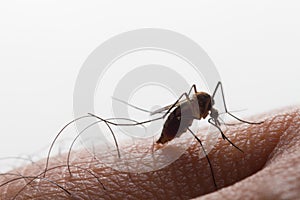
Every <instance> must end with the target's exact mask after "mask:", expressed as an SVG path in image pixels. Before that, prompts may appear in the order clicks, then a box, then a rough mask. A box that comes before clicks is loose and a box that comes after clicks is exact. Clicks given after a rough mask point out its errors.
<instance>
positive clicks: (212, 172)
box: [188, 128, 218, 189]
mask: <svg viewBox="0 0 300 200" xmlns="http://www.w3.org/2000/svg"><path fill="white" fill-rule="evenodd" d="M188 130H189V132H190V133H191V134H192V135H193V136H194V137H195V138H196V140H197V141H198V142H199V143H200V146H201V148H202V150H203V152H204V154H205V157H206V159H207V162H208V164H209V167H210V172H211V175H212V177H213V181H214V185H215V188H216V189H218V187H217V184H216V179H215V175H214V171H213V168H212V165H211V163H210V160H209V158H208V155H207V153H206V151H205V149H204V147H203V145H202V142H201V140H200V139H199V138H198V137H197V136H196V135H195V134H194V133H193V131H192V130H191V129H190V128H188Z"/></svg>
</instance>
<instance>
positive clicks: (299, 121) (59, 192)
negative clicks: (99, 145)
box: [0, 108, 300, 199]
mask: <svg viewBox="0 0 300 200" xmlns="http://www.w3.org/2000/svg"><path fill="white" fill-rule="evenodd" d="M253 119H255V120H257V121H260V120H261V119H264V123H263V124H260V125H248V124H238V125H236V126H230V127H229V129H228V130H227V131H225V134H226V135H227V137H228V138H230V139H231V141H232V142H234V143H235V144H236V145H237V146H238V147H239V148H241V149H243V151H244V153H241V152H239V151H238V150H236V149H235V148H234V147H232V146H231V145H230V144H229V143H228V142H227V141H224V140H222V139H221V138H219V140H218V142H217V144H216V145H215V146H214V148H213V149H212V151H210V152H209V154H208V156H209V159H210V161H211V163H212V166H213V170H214V173H215V178H216V183H217V185H218V187H219V188H222V189H219V190H217V191H215V187H214V184H213V180H212V177H211V173H210V168H209V165H208V163H207V160H206V159H205V157H204V158H199V150H201V149H200V147H199V145H198V144H197V143H195V144H194V145H192V146H191V147H190V148H189V149H188V150H187V151H186V153H185V154H183V155H182V156H181V157H180V158H179V159H178V160H176V161H175V162H174V163H172V164H170V165H169V166H167V167H165V168H163V169H161V170H158V171H153V172H148V173H140V174H133V173H125V172H119V171H116V170H113V169H111V168H109V167H107V166H105V164H104V163H101V161H98V160H95V159H94V158H93V157H92V156H91V155H90V154H88V153H87V152H84V151H82V152H74V153H73V156H74V155H75V156H76V159H75V160H74V161H72V165H71V170H72V176H70V174H69V172H68V170H67V166H66V159H65V157H64V156H58V157H54V158H51V166H50V167H49V168H48V171H47V174H46V177H45V178H43V175H41V176H39V177H40V178H38V179H36V180H35V181H32V182H30V180H32V178H33V177H34V176H36V175H38V174H42V173H43V169H44V168H41V166H44V164H45V161H44V160H42V161H40V162H38V163H35V164H33V165H27V166H24V167H22V168H20V169H17V170H16V171H17V172H18V173H20V174H22V175H23V176H24V178H20V179H18V180H15V181H12V182H11V183H10V184H6V185H3V186H2V187H0V194H1V196H0V197H1V199H11V198H13V197H14V196H15V195H17V199H18V198H19V199H29V198H30V199H53V198H56V199H57V198H61V199H63V198H70V199H101V198H103V199H190V198H197V199H297V198H299V197H300V148H299V146H300V134H299V133H300V108H285V109H284V110H281V111H278V110H276V111H274V112H273V113H267V114H264V115H261V116H257V117H255V118H253ZM178 139H180V138H178ZM133 148H134V147H133ZM135 162H138V160H135ZM87 170H89V171H87ZM16 171H15V172H11V173H16ZM25 176H28V177H27V178H25ZM96 176H97V177H98V178H99V181H101V182H99V181H98V180H97V178H95V177H96ZM16 177H18V176H16V175H8V174H6V175H5V176H4V175H3V176H1V177H0V184H3V183H5V182H6V181H9V180H12V179H14V178H16ZM26 183H29V184H28V185H27V186H26V187H25V188H23V187H24V186H25V185H26ZM57 184H58V185H57ZM102 184H103V185H102ZM58 186H62V187H63V188H64V189H65V190H63V189H62V188H60V187H58ZM103 186H104V188H103ZM22 188H23V189H22ZM21 189H22V191H21V192H20V193H18V191H20V190H21ZM205 194H206V195H205Z"/></svg>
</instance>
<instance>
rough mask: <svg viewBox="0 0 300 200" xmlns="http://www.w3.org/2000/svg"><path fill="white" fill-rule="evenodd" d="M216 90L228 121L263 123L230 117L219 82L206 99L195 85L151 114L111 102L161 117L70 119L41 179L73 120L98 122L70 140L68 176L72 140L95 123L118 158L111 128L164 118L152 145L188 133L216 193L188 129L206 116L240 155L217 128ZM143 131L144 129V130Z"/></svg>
mask: <svg viewBox="0 0 300 200" xmlns="http://www.w3.org/2000/svg"><path fill="white" fill-rule="evenodd" d="M219 88H220V90H221V94H222V99H223V104H224V109H225V113H227V114H228V115H230V116H231V117H233V118H235V119H236V120H238V121H240V122H243V123H247V124H261V123H263V122H249V121H245V120H242V119H240V118H238V117H236V116H235V115H233V114H232V113H230V112H229V111H228V109H227V107H226V103H225V97H224V92H223V86H222V83H221V82H220V81H219V82H218V83H217V85H216V87H215V90H214V92H213V94H212V95H209V94H208V93H206V92H201V91H199V92H198V91H197V88H196V85H195V84H194V85H192V87H191V88H190V89H189V91H188V92H187V93H186V92H185V93H183V94H182V95H181V96H180V97H179V98H178V99H177V100H176V101H175V102H174V103H173V104H171V105H168V106H165V107H163V108H160V109H158V110H155V111H153V112H151V111H147V110H145V109H142V108H139V107H137V106H134V105H132V104H129V103H127V102H125V101H123V100H120V99H117V98H114V97H113V99H115V100H117V101H120V102H122V103H125V104H127V105H128V106H131V107H134V108H136V109H138V110H141V111H144V112H148V113H149V114H150V115H156V114H163V115H162V116H160V117H157V118H154V119H150V120H146V121H142V122H138V121H135V120H132V119H126V118H110V119H104V118H101V117H100V116H97V115H95V114H92V113H88V115H85V116H81V117H79V118H77V119H74V120H72V121H70V122H69V123H68V124H66V125H65V126H64V127H63V128H62V129H61V130H60V131H59V133H58V134H57V135H56V137H55V139H54V141H53V142H52V144H51V146H50V149H49V151H48V156H47V160H46V167H45V170H44V177H45V176H46V172H47V169H48V164H49V158H50V153H51V149H52V147H53V145H54V143H55V141H56V140H57V138H58V137H59V135H60V134H61V133H62V132H63V130H64V129H65V128H66V127H67V126H69V125H70V124H72V123H74V122H75V121H77V120H81V119H83V118H89V117H92V118H96V119H97V120H98V121H96V122H94V123H92V124H90V125H89V126H87V127H86V128H85V129H84V130H82V131H81V132H80V133H79V134H78V135H77V137H76V138H75V139H74V141H73V142H72V145H71V147H70V149H69V153H68V162H67V163H68V164H67V165H68V169H69V172H70V175H71V171H70V165H69V158H70V152H71V149H72V146H73V144H74V142H75V140H76V139H77V138H78V137H79V136H80V135H81V134H83V132H84V131H85V130H86V129H87V128H89V127H91V126H94V125H96V124H98V123H101V122H104V123H105V124H106V126H107V127H108V129H109V131H110V132H111V134H112V136H113V139H114V142H115V146H116V149H117V152H118V157H119V158H120V157H121V154H120V150H119V146H118V142H117V139H116V137H115V134H114V132H113V130H112V129H111V127H110V126H111V125H113V126H137V125H141V126H143V124H146V123H150V122H153V121H156V120H163V119H165V118H166V117H167V119H166V120H165V123H164V125H163V129H162V132H161V135H160V137H159V139H158V140H157V141H156V143H157V144H162V145H163V144H165V143H167V142H169V141H171V140H173V139H174V138H176V137H177V138H178V137H180V136H181V135H182V134H184V133H185V132H189V133H191V134H192V135H193V137H194V138H195V139H196V140H197V141H198V142H199V144H200V146H201V148H202V150H203V152H204V154H205V157H206V159H207V161H208V164H209V167H210V171H211V174H212V178H213V183H214V186H215V188H216V189H217V184H216V180H215V175H214V171H213V168H212V165H211V162H210V160H209V157H208V154H207V153H206V151H205V148H204V147H203V145H202V141H201V140H200V138H199V137H197V136H196V134H195V133H194V132H193V131H192V130H191V129H190V128H189V127H190V126H191V125H192V123H193V121H194V120H201V119H206V118H207V117H208V116H209V119H208V122H209V123H210V124H211V125H212V126H214V127H216V128H217V129H218V130H219V132H220V133H221V136H222V138H223V139H224V140H227V141H228V142H229V143H230V144H231V145H232V146H234V147H235V148H236V149H238V150H239V151H241V152H243V150H241V149H240V148H239V147H237V146H236V145H235V144H234V143H233V142H231V141H230V139H229V138H228V137H226V135H225V134H224V133H223V131H222V129H221V128H220V126H221V122H220V120H219V116H220V114H219V112H218V110H217V109H216V108H215V107H214V105H215V102H214V97H215V95H216V93H217V91H218V89H219ZM192 91H194V94H193V95H191V93H192ZM117 119H123V120H128V121H129V122H131V123H116V122H114V120H117ZM144 128H145V127H144Z"/></svg>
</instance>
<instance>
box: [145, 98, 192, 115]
mask: <svg viewBox="0 0 300 200" xmlns="http://www.w3.org/2000/svg"><path fill="white" fill-rule="evenodd" d="M186 101H187V100H186V99H183V100H181V101H178V102H177V103H176V104H175V105H174V104H171V105H168V106H165V107H162V108H160V109H157V110H155V111H152V112H150V115H155V114H158V113H162V112H164V111H166V110H169V109H170V108H172V107H174V108H175V107H177V106H179V105H180V104H182V103H184V102H186ZM173 105H174V106H173Z"/></svg>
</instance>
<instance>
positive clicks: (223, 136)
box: [208, 118, 244, 153]
mask: <svg viewBox="0 0 300 200" xmlns="http://www.w3.org/2000/svg"><path fill="white" fill-rule="evenodd" d="M212 120H213V118H210V119H208V122H209V123H210V124H211V125H213V126H214V127H216V128H217V129H218V130H219V131H220V133H221V135H222V138H223V139H224V140H227V141H228V142H229V143H230V144H231V145H232V146H234V147H235V148H237V149H238V150H240V151H241V152H242V153H244V151H243V150H242V149H240V148H239V147H237V146H236V145H235V144H234V143H233V142H231V141H230V140H229V138H228V137H226V135H225V134H224V133H223V131H222V129H221V128H220V127H219V126H217V125H216V124H215V123H214V122H212Z"/></svg>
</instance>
